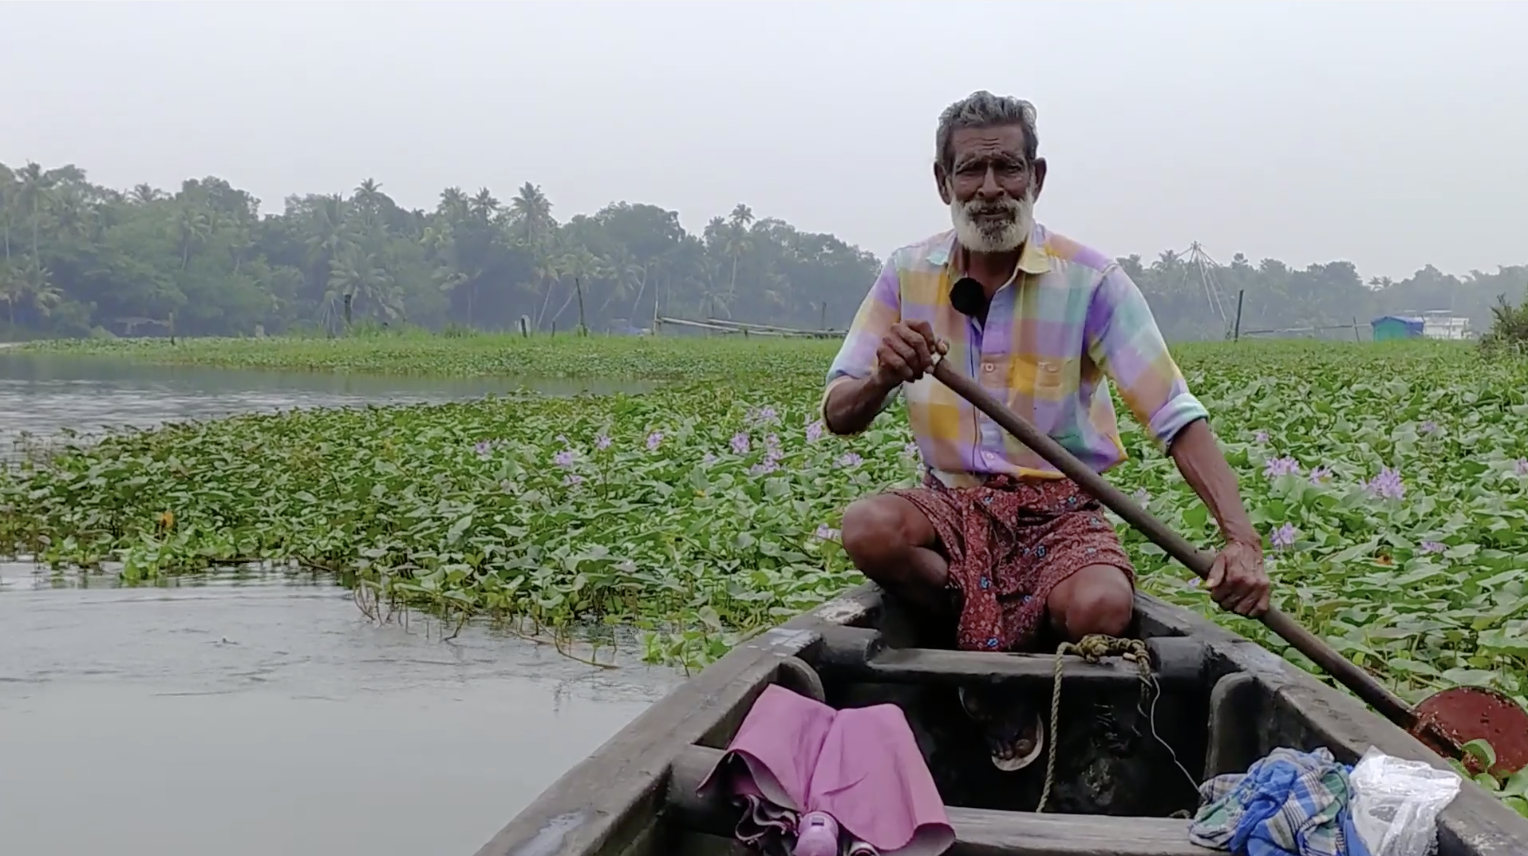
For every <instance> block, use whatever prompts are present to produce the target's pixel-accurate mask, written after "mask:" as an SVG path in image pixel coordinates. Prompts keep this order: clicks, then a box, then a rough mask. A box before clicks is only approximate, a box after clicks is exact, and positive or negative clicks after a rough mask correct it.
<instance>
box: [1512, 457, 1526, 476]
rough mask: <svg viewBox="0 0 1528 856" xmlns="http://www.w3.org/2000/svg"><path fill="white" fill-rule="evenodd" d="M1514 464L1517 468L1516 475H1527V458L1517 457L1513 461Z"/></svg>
mask: <svg viewBox="0 0 1528 856" xmlns="http://www.w3.org/2000/svg"><path fill="white" fill-rule="evenodd" d="M1514 466H1515V467H1516V469H1517V474H1518V475H1520V476H1528V458H1518V459H1517V460H1516V461H1515V462H1514Z"/></svg>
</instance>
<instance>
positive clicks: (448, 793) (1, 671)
mask: <svg viewBox="0 0 1528 856" xmlns="http://www.w3.org/2000/svg"><path fill="white" fill-rule="evenodd" d="M0 626H4V627H5V628H6V640H7V641H6V644H5V645H4V646H0V722H4V723H5V725H6V727H4V728H0V758H4V759H5V774H4V775H0V853H89V852H114V851H117V850H127V851H131V852H139V851H141V852H152V853H156V854H160V856H201V854H204V853H207V852H209V851H211V850H216V851H217V852H219V853H221V854H225V856H269V854H271V853H283V854H294V856H301V854H313V856H318V854H326V856H327V854H333V853H347V852H356V853H373V854H381V856H395V855H396V856H418V854H424V853H472V852H474V851H475V850H476V849H477V847H479V846H480V845H481V844H482V843H483V842H484V841H486V840H488V839H489V838H490V837H492V836H493V834H494V833H495V832H497V831H498V829H499V828H500V827H501V826H502V825H503V824H504V823H505V822H506V821H507V820H508V819H509V818H510V817H511V816H513V814H514V813H515V812H516V811H517V810H518V809H520V808H521V807H523V806H524V805H525V804H527V803H528V802H529V801H530V800H532V799H533V798H534V797H535V796H536V795H537V794H538V793H540V792H541V790H542V789H544V788H545V787H546V786H547V785H549V784H551V782H552V781H553V780H554V779H555V778H556V777H557V776H559V775H561V773H562V771H563V770H565V769H567V768H568V767H569V766H571V765H572V764H574V763H576V762H577V761H578V760H579V759H581V758H583V757H584V756H585V755H587V754H588V753H589V752H591V751H593V750H594V749H595V748H596V747H597V746H598V745H599V744H600V743H601V742H603V741H604V740H605V739H607V738H608V737H610V736H611V735H612V734H614V733H615V732H616V731H617V730H618V729H620V728H621V726H623V725H624V724H625V723H626V722H628V721H629V720H630V719H631V718H632V717H633V716H635V715H636V714H637V713H639V712H640V711H641V710H643V709H644V708H645V707H646V706H647V705H648V704H650V703H651V702H652V701H653V700H655V699H656V698H658V697H659V696H661V695H662V693H663V692H665V691H666V690H667V689H668V688H670V687H672V686H673V685H674V684H675V683H677V682H678V680H679V677H678V676H677V675H676V674H675V673H673V672H672V671H669V670H666V669H655V668H649V667H646V666H643V665H642V664H640V663H639V662H636V658H635V657H634V656H633V655H632V653H631V650H630V648H627V649H626V651H625V652H624V653H623V655H622V661H623V665H622V668H620V669H616V670H603V669H592V668H590V667H587V666H584V665H581V664H579V663H576V662H573V661H571V660H568V659H567V658H565V657H562V656H560V655H559V654H557V653H556V652H555V651H553V650H552V649H551V648H550V646H537V645H533V644H529V643H526V642H524V641H522V640H519V639H516V638H512V637H505V636H500V635H495V634H492V633H490V632H487V631H484V630H481V629H473V628H469V629H468V630H466V631H465V632H463V633H462V634H461V635H460V636H459V637H458V638H456V639H455V640H454V641H451V642H441V641H439V635H438V632H432V630H431V628H430V627H429V626H428V625H427V624H425V623H423V622H418V621H416V622H414V623H413V624H412V625H411V627H410V628H409V629H405V628H404V627H402V626H401V625H399V624H396V623H395V624H387V625H381V626H378V625H376V624H373V623H372V622H369V621H367V620H366V619H365V618H364V617H362V616H361V614H360V612H359V611H358V610H357V608H356V607H355V605H354V604H353V603H352V602H351V600H350V595H349V594H348V592H345V591H344V590H342V589H340V588H338V587H337V586H334V585H332V584H330V583H328V582H325V581H323V580H319V579H314V578H312V577H286V576H282V575H246V576H245V577H244V578H242V579H231V578H224V577H213V578H203V579H201V580H198V581H196V582H194V583H190V584H170V585H166V586H162V587H155V586H149V587H135V588H123V587H118V586H113V585H109V584H106V580H105V579H100V578H98V579H97V580H96V581H95V584H94V585H91V586H89V587H86V588H72V589H70V590H59V589H58V588H56V587H55V583H54V582H53V581H52V575H49V574H46V573H36V572H34V571H33V569H32V568H31V566H27V565H18V564H11V565H3V564H0ZM602 659H603V657H602ZM80 805H89V806H90V807H91V809H90V811H89V812H88V820H82V819H81V816H80V815H79V813H78V806H80ZM170 807H173V809H172V810H171V811H169V812H168V813H167V812H166V809H167V808H170Z"/></svg>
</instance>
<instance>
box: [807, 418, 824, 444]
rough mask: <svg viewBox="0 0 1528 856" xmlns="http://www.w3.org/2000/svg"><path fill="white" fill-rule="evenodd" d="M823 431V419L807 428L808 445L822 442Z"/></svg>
mask: <svg viewBox="0 0 1528 856" xmlns="http://www.w3.org/2000/svg"><path fill="white" fill-rule="evenodd" d="M822 429H823V424H822V420H821V419H819V420H817V421H816V422H813V423H812V424H810V425H808V426H806V441H807V442H808V443H815V442H817V441H818V440H821V439H822Z"/></svg>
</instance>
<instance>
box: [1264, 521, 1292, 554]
mask: <svg viewBox="0 0 1528 856" xmlns="http://www.w3.org/2000/svg"><path fill="white" fill-rule="evenodd" d="M1297 531H1298V530H1296V529H1295V527H1294V524H1292V523H1285V524H1284V525H1283V526H1280V527H1279V528H1277V529H1275V530H1273V532H1271V533H1270V534H1269V535H1268V540H1269V541H1270V542H1272V543H1273V546H1275V547H1280V548H1282V547H1288V546H1289V545H1291V544H1293V543H1294V542H1295V533H1296V532H1297Z"/></svg>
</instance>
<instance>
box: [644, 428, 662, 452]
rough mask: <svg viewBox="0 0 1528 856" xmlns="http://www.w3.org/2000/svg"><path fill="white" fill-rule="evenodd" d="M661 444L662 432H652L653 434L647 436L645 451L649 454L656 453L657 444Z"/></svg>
mask: <svg viewBox="0 0 1528 856" xmlns="http://www.w3.org/2000/svg"><path fill="white" fill-rule="evenodd" d="M662 442H663V434H662V432H659V431H654V432H653V433H651V434H648V435H647V451H649V452H656V451H657V450H658V444H659V443H662Z"/></svg>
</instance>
